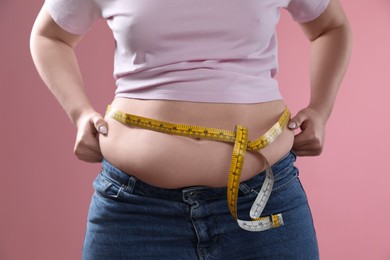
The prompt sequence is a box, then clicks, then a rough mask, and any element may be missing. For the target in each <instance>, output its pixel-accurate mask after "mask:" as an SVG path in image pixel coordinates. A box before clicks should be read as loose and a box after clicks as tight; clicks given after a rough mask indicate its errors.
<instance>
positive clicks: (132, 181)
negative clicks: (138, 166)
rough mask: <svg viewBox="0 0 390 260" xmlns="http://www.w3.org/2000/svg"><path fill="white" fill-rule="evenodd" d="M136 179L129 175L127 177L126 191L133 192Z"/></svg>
mask: <svg viewBox="0 0 390 260" xmlns="http://www.w3.org/2000/svg"><path fill="white" fill-rule="evenodd" d="M137 181H138V179H137V178H136V177H134V176H130V177H129V181H128V182H127V186H126V188H125V189H126V191H127V192H129V193H133V191H134V188H135V184H136V182H137Z"/></svg>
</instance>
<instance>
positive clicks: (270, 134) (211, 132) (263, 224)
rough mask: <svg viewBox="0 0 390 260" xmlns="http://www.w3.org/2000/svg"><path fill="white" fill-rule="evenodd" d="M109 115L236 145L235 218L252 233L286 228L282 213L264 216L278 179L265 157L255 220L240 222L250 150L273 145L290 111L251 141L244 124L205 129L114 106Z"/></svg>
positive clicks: (231, 181)
mask: <svg viewBox="0 0 390 260" xmlns="http://www.w3.org/2000/svg"><path fill="white" fill-rule="evenodd" d="M107 115H109V116H110V117H111V118H113V119H115V120H117V121H119V122H121V123H123V124H126V125H129V126H135V127H140V128H144V129H148V130H152V131H157V132H161V133H166V134H171V135H179V136H185V137H191V138H196V139H208V140H213V141H220V142H230V143H234V147H233V155H232V160H231V164H230V170H229V176H228V185H227V201H228V206H229V210H230V213H231V214H232V216H233V218H234V219H235V220H236V221H237V223H238V225H239V226H240V227H241V228H243V229H245V230H248V231H264V230H267V229H270V228H275V227H279V226H281V225H284V223H283V217H282V214H281V213H279V214H276V215H271V216H266V217H260V216H261V213H262V212H263V210H264V208H265V205H266V204H267V201H268V199H269V197H270V195H271V192H272V187H273V184H274V176H273V173H272V170H271V167H270V165H269V164H268V161H267V159H266V158H265V157H264V156H263V155H262V157H263V158H264V160H265V164H266V176H265V180H264V182H263V184H262V186H261V189H260V191H259V192H258V195H257V197H256V199H255V202H254V203H253V205H252V208H251V210H250V213H249V216H250V217H251V220H241V219H238V215H237V200H238V191H239V185H240V178H241V172H242V166H243V164H244V158H245V153H246V151H247V150H248V151H257V152H259V153H260V150H261V149H263V148H264V147H266V146H267V145H268V144H270V143H272V142H273V141H274V140H275V139H276V138H277V137H278V136H279V135H280V134H281V133H282V131H283V129H284V128H285V127H286V125H287V123H288V121H289V119H290V116H291V113H290V111H289V110H288V108H286V109H285V110H284V111H283V113H282V115H281V116H280V117H279V120H278V122H276V123H275V124H274V125H273V126H272V127H271V128H270V129H269V130H268V131H267V132H266V133H265V134H263V135H262V136H260V137H259V138H257V139H256V140H254V141H251V140H248V129H247V128H246V127H245V126H241V125H237V126H236V128H235V131H229V130H223V129H217V128H209V127H204V126H195V125H187V124H176V123H169V122H164V121H159V120H155V119H151V118H146V117H141V116H137V115H132V114H127V113H124V112H122V111H119V110H116V109H115V108H112V107H111V106H110V105H109V106H108V107H107ZM260 154H261V153H260Z"/></svg>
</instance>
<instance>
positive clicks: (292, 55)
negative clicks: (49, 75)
mask: <svg viewBox="0 0 390 260" xmlns="http://www.w3.org/2000/svg"><path fill="white" fill-rule="evenodd" d="M42 2H43V1H21V0H1V2H0V32H1V40H0V46H1V48H0V86H1V95H0V106H1V107H0V108H1V110H0V111H1V113H2V120H1V127H0V138H1V145H0V153H1V154H0V160H1V166H2V170H1V171H0V174H1V179H0V207H1V208H0V259H2V260H20V259H40V260H49V259H56V260H62V259H64V260H69V259H80V257H81V247H82V241H83V236H84V230H85V224H86V216H87V210H88V204H89V200H90V196H91V194H92V192H93V190H92V186H91V182H92V180H93V178H94V177H95V175H96V174H97V173H98V171H99V165H98V164H87V163H83V162H80V161H77V160H76V158H75V157H74V156H73V154H72V149H73V142H74V138H75V128H74V127H73V126H72V125H71V123H70V122H69V120H68V118H67V117H66V116H65V113H64V112H63V111H62V110H61V108H60V107H59V105H58V104H57V103H56V101H55V100H54V98H53V97H52V96H51V94H50V93H49V91H47V89H46V88H45V87H44V85H43V84H42V82H41V80H40V79H39V78H38V75H37V73H36V71H35V69H34V67H33V64H32V61H31V58H30V53H29V47H28V41H29V33H30V30H31V26H32V24H33V21H34V19H35V16H36V14H37V12H38V10H39V9H40V6H41V4H42ZM342 3H343V5H344V8H345V10H346V13H347V14H348V16H349V18H350V22H351V24H352V27H353V31H354V51H353V56H352V60H351V65H350V68H349V71H348V73H347V75H346V77H345V80H344V82H343V85H342V88H341V90H340V94H339V96H338V99H337V103H336V106H335V109H334V113H333V115H332V118H331V119H330V121H329V124H328V127H327V130H328V132H327V139H326V147H325V151H324V153H323V155H322V156H321V157H317V158H301V159H299V161H298V166H299V167H300V172H301V178H302V180H303V183H304V185H305V189H306V192H307V194H308V197H309V200H310V202H311V208H312V211H313V215H314V218H315V224H316V229H317V233H318V239H319V243H320V251H321V258H322V259H323V260H345V259H347V260H349V259H354V260H360V259H370V260H372V259H375V260H385V259H386V260H388V259H390V246H389V243H390V203H389V199H390V195H389V190H388V189H389V183H390V176H389V161H390V159H389V158H388V157H387V156H386V155H389V149H388V147H389V144H390V141H389V132H390V121H389V116H390V112H389V109H388V104H389V100H390V84H389V74H390V66H389V63H388V61H389V60H390V31H389V26H390V2H389V1H388V0H370V1H347V0H344V1H342ZM278 29H279V40H280V68H281V69H280V74H279V79H280V83H281V89H282V93H283V95H284V97H285V99H286V102H287V103H288V105H289V106H290V108H291V109H292V111H293V112H297V111H298V109H299V108H301V107H302V106H304V105H305V104H307V101H308V94H309V92H308V88H309V87H308V81H309V79H308V42H307V41H306V40H305V38H304V36H303V34H302V33H301V32H300V29H299V27H298V26H297V25H296V24H294V23H293V22H292V21H291V19H290V17H289V16H288V14H287V13H286V12H283V16H282V21H281V23H280V26H279V28H278ZM78 52H79V58H80V64H81V68H82V72H83V75H84V77H85V82H86V84H87V88H88V92H89V94H90V97H91V99H92V102H93V103H94V104H95V106H96V108H97V109H98V110H99V111H100V112H102V113H103V112H104V108H105V106H106V104H107V103H108V102H109V101H110V100H111V99H112V97H113V91H114V86H113V80H112V54H113V41H112V38H111V35H110V32H109V30H108V29H107V28H106V26H105V23H104V22H103V21H102V22H99V23H98V24H97V26H96V27H95V28H94V29H93V30H92V31H91V33H89V34H88V35H87V36H86V38H85V40H84V41H83V42H82V43H81V45H80V46H79V48H78Z"/></svg>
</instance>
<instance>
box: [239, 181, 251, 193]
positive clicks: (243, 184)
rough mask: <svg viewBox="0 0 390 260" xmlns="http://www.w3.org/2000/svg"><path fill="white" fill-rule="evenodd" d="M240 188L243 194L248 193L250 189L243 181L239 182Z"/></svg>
mask: <svg viewBox="0 0 390 260" xmlns="http://www.w3.org/2000/svg"><path fill="white" fill-rule="evenodd" d="M240 190H241V191H242V193H244V195H246V194H248V193H249V192H250V191H251V189H250V188H249V186H248V185H246V184H245V183H240Z"/></svg>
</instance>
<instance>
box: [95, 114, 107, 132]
mask: <svg viewBox="0 0 390 260" xmlns="http://www.w3.org/2000/svg"><path fill="white" fill-rule="evenodd" d="M92 122H93V125H94V126H95V129H96V130H97V131H98V132H99V133H100V134H103V135H106V134H107V133H108V125H107V122H106V121H105V120H104V119H103V117H102V116H101V115H100V114H97V115H95V116H94V117H93V118H92Z"/></svg>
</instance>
